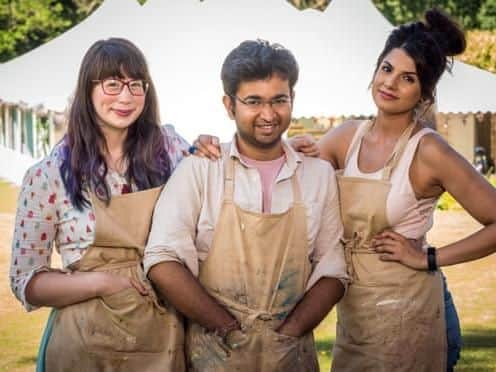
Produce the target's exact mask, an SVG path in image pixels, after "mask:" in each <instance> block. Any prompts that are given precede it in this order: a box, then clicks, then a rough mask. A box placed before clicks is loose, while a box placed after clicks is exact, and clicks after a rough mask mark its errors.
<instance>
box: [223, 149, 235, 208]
mask: <svg viewBox="0 0 496 372" xmlns="http://www.w3.org/2000/svg"><path fill="white" fill-rule="evenodd" d="M226 156H227V158H226V159H225V160H224V200H226V201H230V202H232V201H233V200H234V167H235V163H234V159H232V158H231V157H230V156H229V154H227V155H226Z"/></svg>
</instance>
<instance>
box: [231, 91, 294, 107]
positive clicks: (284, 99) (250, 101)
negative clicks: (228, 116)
mask: <svg viewBox="0 0 496 372" xmlns="http://www.w3.org/2000/svg"><path fill="white" fill-rule="evenodd" d="M229 97H231V99H233V100H237V101H239V102H241V103H242V104H243V105H245V106H246V107H247V108H248V109H250V110H252V111H260V110H262V108H263V107H264V106H265V105H269V106H270V107H272V109H274V110H286V109H288V108H289V107H290V106H291V98H290V97H288V96H281V97H277V98H273V99H269V100H264V99H260V98H246V99H242V98H239V97H238V96H236V95H229Z"/></svg>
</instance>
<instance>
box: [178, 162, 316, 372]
mask: <svg viewBox="0 0 496 372" xmlns="http://www.w3.org/2000/svg"><path fill="white" fill-rule="evenodd" d="M234 167H235V163H234V160H233V159H231V158H229V157H228V158H227V159H226V160H225V179H224V199H223V203H222V207H221V211H220V215H219V220H218V222H217V225H216V228H215V233H214V239H213V242H212V247H211V249H210V252H209V254H208V257H207V259H206V260H205V261H204V262H203V263H202V264H201V267H200V275H199V280H200V282H201V283H202V285H203V286H204V287H205V289H206V290H207V291H208V292H209V293H210V295H212V296H213V297H214V298H215V299H216V300H217V301H218V302H219V303H220V304H221V305H222V306H224V307H225V308H226V309H227V310H228V311H229V312H230V313H231V314H232V315H233V316H234V317H236V319H237V320H238V321H239V322H240V324H241V326H242V333H241V337H240V338H241V340H240V342H239V343H238V345H239V347H236V348H234V347H232V348H230V347H228V346H227V345H226V344H224V343H223V342H222V340H221V339H220V338H219V337H218V336H216V335H214V334H212V333H209V332H207V331H206V330H205V329H204V328H202V327H201V326H200V325H198V324H196V323H192V324H189V327H188V331H187V336H186V345H187V349H186V353H187V358H188V363H189V365H188V367H189V368H190V370H191V371H198V372H228V371H229V372H231V371H257V372H275V371H284V372H292V371H294V372H305V371H308V372H317V371H318V370H319V367H318V361H317V354H316V350H315V345H314V339H313V334H312V332H310V333H308V334H306V335H304V336H303V337H301V338H294V337H289V336H284V335H281V334H278V333H277V332H275V329H276V328H277V327H278V326H279V325H280V324H281V322H282V321H283V320H284V319H285V318H286V316H287V315H288V313H289V312H290V311H291V310H292V309H293V307H294V306H295V305H296V303H297V302H298V301H299V300H300V299H301V297H302V296H303V295H304V293H305V287H306V283H307V281H308V277H309V274H310V270H311V266H310V262H309V259H308V246H307V230H306V223H305V221H306V212H305V206H304V204H303V202H302V200H301V195H300V189H299V185H298V182H297V180H296V175H293V176H292V178H291V184H292V189H293V205H292V206H291V207H290V208H289V209H288V210H287V211H286V212H284V213H278V214H260V213H254V212H249V211H245V210H242V209H241V208H239V207H238V206H237V205H235V204H234V202H233V193H234Z"/></svg>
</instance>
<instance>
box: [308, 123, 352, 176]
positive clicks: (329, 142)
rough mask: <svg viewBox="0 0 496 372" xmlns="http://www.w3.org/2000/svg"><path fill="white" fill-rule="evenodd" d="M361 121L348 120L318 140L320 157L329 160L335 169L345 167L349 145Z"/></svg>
mask: <svg viewBox="0 0 496 372" xmlns="http://www.w3.org/2000/svg"><path fill="white" fill-rule="evenodd" d="M360 123H361V121H360V120H348V121H345V122H344V123H342V124H339V125H338V126H336V127H333V128H331V129H329V130H328V131H327V133H326V134H324V135H323V136H322V137H321V138H320V139H319V141H318V142H317V146H318V147H319V151H320V158H321V159H324V160H327V161H329V162H330V163H331V164H332V165H333V167H334V168H335V169H342V168H344V163H345V158H346V152H347V151H348V146H349V145H350V143H351V140H352V139H353V135H354V134H355V131H356V130H357V128H358V125H359V124H360Z"/></svg>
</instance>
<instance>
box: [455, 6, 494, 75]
mask: <svg viewBox="0 0 496 372" xmlns="http://www.w3.org/2000/svg"><path fill="white" fill-rule="evenodd" d="M495 17H496V15H495ZM495 22H496V18H495ZM457 59H459V60H460V61H462V62H466V63H469V64H471V65H474V66H477V67H479V68H482V69H484V70H487V71H491V72H494V73H496V31H468V32H467V49H466V50H465V52H464V53H463V54H462V55H461V56H459V57H458V58H457Z"/></svg>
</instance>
